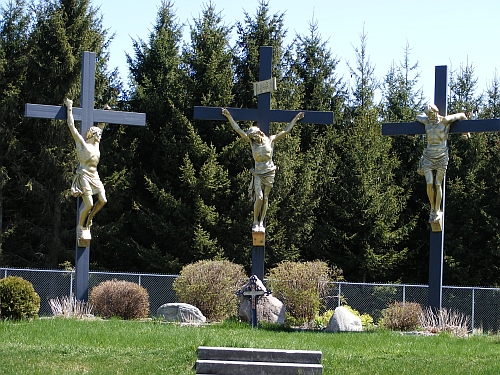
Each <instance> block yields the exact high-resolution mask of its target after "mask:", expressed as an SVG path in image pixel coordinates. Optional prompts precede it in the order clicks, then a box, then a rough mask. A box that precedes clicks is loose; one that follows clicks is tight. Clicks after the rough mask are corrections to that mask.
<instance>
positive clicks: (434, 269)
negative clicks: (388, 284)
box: [382, 65, 500, 311]
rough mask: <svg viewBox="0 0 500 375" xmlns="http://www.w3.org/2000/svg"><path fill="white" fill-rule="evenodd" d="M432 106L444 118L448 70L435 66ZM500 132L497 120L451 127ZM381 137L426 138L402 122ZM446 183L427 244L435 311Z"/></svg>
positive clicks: (412, 124) (440, 277)
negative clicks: (437, 222) (438, 218)
mask: <svg viewBox="0 0 500 375" xmlns="http://www.w3.org/2000/svg"><path fill="white" fill-rule="evenodd" d="M434 104H435V105H436V106H437V107H438V110H439V115H440V116H447V105H448V67H447V66H446V65H441V66H436V68H435V86H434ZM498 131H500V120H499V119H492V120H460V121H457V122H454V123H453V124H451V125H450V129H449V132H450V133H462V134H464V133H477V132H498ZM382 134H383V135H389V136H394V135H404V134H426V130H425V127H424V125H423V124H422V123H420V122H417V121H415V122H401V123H386V124H382ZM445 182H446V173H445V174H444V177H443V182H442V200H441V205H442V208H441V210H442V216H441V227H438V226H434V225H433V223H431V230H430V241H429V294H428V305H429V307H431V308H432V309H433V310H435V311H438V310H440V309H441V306H442V296H443V295H442V287H443V260H444V257H443V255H444V222H445V220H444V214H445V190H446V189H445Z"/></svg>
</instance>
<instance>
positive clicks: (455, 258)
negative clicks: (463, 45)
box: [444, 63, 500, 285]
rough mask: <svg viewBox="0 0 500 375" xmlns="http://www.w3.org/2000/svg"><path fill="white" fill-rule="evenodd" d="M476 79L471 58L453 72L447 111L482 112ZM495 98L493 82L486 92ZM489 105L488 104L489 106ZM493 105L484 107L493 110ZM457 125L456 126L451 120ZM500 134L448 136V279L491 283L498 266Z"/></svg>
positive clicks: (499, 258) (446, 264) (453, 282)
mask: <svg viewBox="0 0 500 375" xmlns="http://www.w3.org/2000/svg"><path fill="white" fill-rule="evenodd" d="M476 86H477V78H476V77H475V76H474V68H473V66H472V65H471V64H469V63H467V65H466V66H465V67H462V66H461V67H460V68H459V69H458V70H457V71H455V72H452V75H451V77H450V104H449V109H448V113H457V112H465V113H466V114H467V117H468V118H470V117H472V118H475V117H476V116H479V117H482V118H484V115H483V114H482V113H478V109H480V108H481V102H482V95H476V94H475V91H476ZM487 97H488V100H493V101H494V100H495V89H494V87H493V88H492V89H491V90H490V91H488V92H487ZM486 108H488V107H486ZM494 111H495V109H494V107H492V108H490V109H489V110H487V111H485V112H486V113H488V114H489V113H492V112H494ZM452 126H453V125H452ZM497 143H498V135H497V134H488V133H472V134H471V137H470V138H469V139H463V137H461V136H460V134H454V135H452V136H451V137H450V139H449V147H450V164H449V166H448V172H447V185H446V193H447V196H446V231H445V269H444V280H445V282H446V283H449V284H453V285H457V284H462V285H463V284H465V285H478V284H482V283H488V284H493V283H495V282H497V281H496V280H497V278H496V277H495V276H494V275H495V274H496V272H495V270H498V269H499V267H500V254H499V252H498V246H497V244H498V241H497V238H498V233H499V231H498V229H499V228H498V225H495V223H497V222H498V214H497V212H496V211H497V210H495V209H493V205H494V204H495V203H498V197H497V196H498V185H497V181H498V176H499V170H498V168H497V167H496V165H497V164H496V163H497V162H498V156H497V154H498V145H497Z"/></svg>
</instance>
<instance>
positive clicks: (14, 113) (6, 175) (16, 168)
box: [0, 0, 30, 265]
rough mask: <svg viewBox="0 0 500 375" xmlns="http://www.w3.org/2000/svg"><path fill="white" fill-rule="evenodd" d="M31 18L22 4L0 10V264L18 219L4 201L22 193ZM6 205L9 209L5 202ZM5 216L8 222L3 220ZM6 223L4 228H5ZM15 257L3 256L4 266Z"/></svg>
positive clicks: (11, 254)
mask: <svg viewBox="0 0 500 375" xmlns="http://www.w3.org/2000/svg"><path fill="white" fill-rule="evenodd" d="M29 28H30V19H29V16H28V11H27V7H26V3H25V1H22V0H17V1H15V2H13V1H10V2H9V3H8V4H6V7H0V262H1V263H2V264H3V262H2V250H3V249H2V248H3V246H2V244H3V242H4V237H5V238H8V236H9V235H10V234H12V233H15V232H16V226H17V221H18V220H19V219H20V218H19V215H18V213H17V212H16V209H15V207H13V206H10V207H11V209H10V210H8V211H7V212H5V213H4V209H3V208H4V199H8V198H9V197H11V196H12V194H15V192H16V191H17V192H19V191H22V190H24V189H23V187H22V186H20V185H19V182H20V178H19V175H20V174H22V163H21V162H20V161H21V160H22V158H23V149H22V147H21V143H20V142H19V133H20V132H21V133H22V130H21V129H20V128H21V126H22V110H23V105H22V104H23V103H22V87H23V85H24V82H25V79H26V70H27V59H28V38H29V31H30V30H29ZM5 206H9V205H8V204H7V202H6V204H5ZM4 215H5V217H6V218H7V220H5V222H4V220H3V218H4ZM4 223H5V227H4ZM14 257H15V254H13V253H9V254H6V256H5V262H6V263H7V265H8V264H9V263H11V262H15V261H14V260H13V258H14Z"/></svg>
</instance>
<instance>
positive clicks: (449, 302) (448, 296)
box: [0, 268, 500, 332]
mask: <svg viewBox="0 0 500 375" xmlns="http://www.w3.org/2000/svg"><path fill="white" fill-rule="evenodd" d="M7 276H19V277H22V278H23V279H25V280H28V281H29V282H31V283H32V284H33V287H34V288H35V291H36V292H37V293H38V295H39V296H40V300H41V303H40V312H39V315H52V312H51V309H50V306H49V300H50V299H53V298H56V297H64V296H73V292H74V279H75V273H74V271H60V270H37V269H16V268H0V278H3V277H7ZM176 277H177V275H162V274H144V273H118V272H96V271H91V272H89V290H91V289H92V288H93V287H94V286H96V285H98V284H100V283H101V282H103V281H106V280H113V279H116V280H125V281H130V282H134V283H137V284H139V285H141V286H142V287H144V288H145V289H146V290H147V291H148V294H149V303H150V307H149V308H150V314H151V315H155V314H156V310H157V309H158V307H160V306H161V305H163V304H165V303H171V302H177V301H178V300H177V296H176V294H175V292H174V290H173V288H172V284H173V282H174V280H175V278H176ZM427 293H428V286H427V285H408V284H367V283H348V282H336V283H333V284H332V288H331V290H330V293H329V297H327V299H326V304H325V309H327V310H328V309H331V310H333V309H335V307H337V306H340V305H343V304H347V305H349V306H351V307H352V308H354V309H356V310H358V311H359V312H360V313H362V314H363V313H367V314H370V316H371V317H372V318H373V320H374V321H375V322H377V321H378V319H379V318H380V317H381V316H382V310H384V309H385V308H387V307H388V306H389V305H390V304H392V303H394V302H416V303H419V304H420V305H422V306H424V307H425V306H427ZM442 301H443V302H442V307H443V308H446V309H448V310H449V311H456V312H458V313H461V314H464V315H466V316H469V317H470V319H471V326H472V327H473V328H474V329H478V330H482V331H484V332H498V331H500V288H483V287H457V286H443V298H442Z"/></svg>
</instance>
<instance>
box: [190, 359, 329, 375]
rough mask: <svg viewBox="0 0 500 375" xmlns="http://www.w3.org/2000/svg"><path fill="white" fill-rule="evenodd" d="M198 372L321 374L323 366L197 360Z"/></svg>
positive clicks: (279, 374)
mask: <svg viewBox="0 0 500 375" xmlns="http://www.w3.org/2000/svg"><path fill="white" fill-rule="evenodd" d="M196 373H197V374H219V375H250V374H259V375H321V374H322V373H323V366H322V365H319V364H310V363H282V362H243V361H216V360H203V359H200V360H198V361H196Z"/></svg>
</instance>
